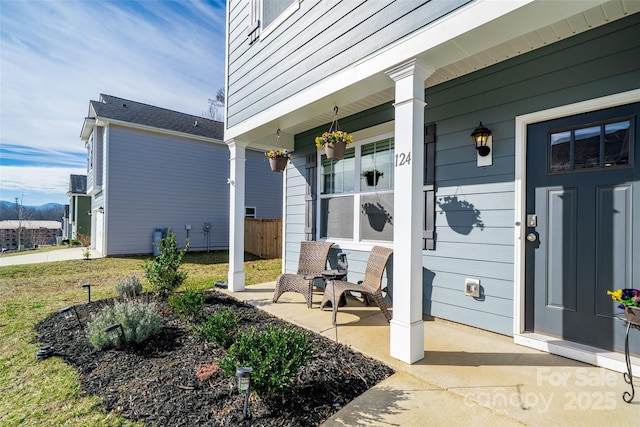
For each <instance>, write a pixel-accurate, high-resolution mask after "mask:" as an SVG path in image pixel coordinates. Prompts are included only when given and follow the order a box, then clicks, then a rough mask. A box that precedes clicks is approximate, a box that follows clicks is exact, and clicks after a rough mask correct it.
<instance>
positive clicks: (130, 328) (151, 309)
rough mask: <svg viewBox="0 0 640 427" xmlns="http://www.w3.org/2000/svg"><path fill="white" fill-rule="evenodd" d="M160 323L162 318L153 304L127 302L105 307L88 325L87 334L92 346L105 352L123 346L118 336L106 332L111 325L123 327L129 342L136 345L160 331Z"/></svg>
mask: <svg viewBox="0 0 640 427" xmlns="http://www.w3.org/2000/svg"><path fill="white" fill-rule="evenodd" d="M160 322H161V316H160V314H159V313H158V312H157V311H156V309H155V305H154V304H153V303H151V304H149V303H143V302H139V301H125V302H119V303H116V304H115V305H114V306H113V307H112V306H106V307H104V308H103V309H102V311H101V312H100V313H99V314H98V315H96V316H95V317H94V318H93V320H92V321H91V323H89V324H88V325H87V333H88V335H89V341H91V344H93V346H94V347H95V348H97V349H98V350H103V349H106V348H112V347H117V346H119V345H122V343H120V336H119V335H118V334H115V333H114V334H110V333H107V332H105V331H104V329H105V328H107V327H109V326H111V325H114V324H119V325H122V328H123V329H124V336H125V337H126V339H127V342H128V343H130V344H135V343H140V342H142V341H144V340H146V339H147V338H149V337H150V336H151V335H154V334H156V333H157V332H158V331H160Z"/></svg>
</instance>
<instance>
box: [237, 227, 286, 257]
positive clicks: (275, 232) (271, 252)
mask: <svg viewBox="0 0 640 427" xmlns="http://www.w3.org/2000/svg"><path fill="white" fill-rule="evenodd" d="M244 250H245V252H249V253H250V254H253V255H257V256H259V257H260V258H265V259H267V258H282V218H276V219H256V218H245V219H244Z"/></svg>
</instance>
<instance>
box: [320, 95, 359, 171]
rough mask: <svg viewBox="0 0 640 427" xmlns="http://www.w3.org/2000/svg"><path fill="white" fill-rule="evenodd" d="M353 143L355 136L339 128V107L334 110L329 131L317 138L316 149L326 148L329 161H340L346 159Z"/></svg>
mask: <svg viewBox="0 0 640 427" xmlns="http://www.w3.org/2000/svg"><path fill="white" fill-rule="evenodd" d="M352 142H353V136H352V135H350V134H348V133H347V132H343V131H341V130H340V127H339V126H338V107H335V108H334V109H333V121H332V122H331V126H329V131H328V132H325V133H323V134H322V135H321V136H318V137H316V147H318V148H321V147H324V151H325V154H326V156H327V158H328V159H331V160H340V159H342V158H343V157H344V150H345V148H346V147H347V145H349V144H351V143H352Z"/></svg>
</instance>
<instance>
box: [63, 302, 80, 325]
mask: <svg viewBox="0 0 640 427" xmlns="http://www.w3.org/2000/svg"><path fill="white" fill-rule="evenodd" d="M60 313H62V315H63V316H64V318H65V319H71V318H72V317H73V316H74V314H75V316H76V320H77V321H78V326H80V327H81V328H82V323H80V316H78V312H77V311H76V308H75V307H64V308H61V309H60Z"/></svg>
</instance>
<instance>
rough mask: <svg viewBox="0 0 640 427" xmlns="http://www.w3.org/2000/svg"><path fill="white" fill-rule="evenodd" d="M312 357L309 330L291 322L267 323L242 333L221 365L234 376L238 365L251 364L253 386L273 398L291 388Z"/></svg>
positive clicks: (227, 372)
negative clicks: (281, 323) (261, 329)
mask: <svg viewBox="0 0 640 427" xmlns="http://www.w3.org/2000/svg"><path fill="white" fill-rule="evenodd" d="M313 357H314V352H313V346H312V343H311V339H310V337H309V334H307V333H306V332H304V331H301V330H298V329H295V328H293V327H290V326H285V327H282V328H276V327H273V326H267V328H266V329H265V330H264V331H262V332H257V331H256V330H255V328H251V329H249V331H248V332H246V333H243V334H240V335H239V336H238V338H237V340H236V342H235V343H234V344H233V345H232V346H231V347H230V348H229V350H228V351H227V355H226V357H225V358H224V359H223V360H222V362H221V364H220V367H221V368H222V372H223V373H224V374H225V375H228V376H235V375H236V369H237V368H239V367H243V366H250V367H252V368H253V372H252V373H251V384H252V386H251V387H252V390H254V391H255V392H256V394H257V395H258V396H260V397H265V398H272V397H275V396H276V395H281V394H282V393H284V392H286V391H287V390H289V389H290V388H291V386H292V385H293V383H294V381H295V379H296V378H297V376H298V372H299V371H300V369H301V368H302V367H303V366H305V365H307V364H308V363H309V362H310V361H311V360H312V359H313Z"/></svg>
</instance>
